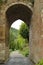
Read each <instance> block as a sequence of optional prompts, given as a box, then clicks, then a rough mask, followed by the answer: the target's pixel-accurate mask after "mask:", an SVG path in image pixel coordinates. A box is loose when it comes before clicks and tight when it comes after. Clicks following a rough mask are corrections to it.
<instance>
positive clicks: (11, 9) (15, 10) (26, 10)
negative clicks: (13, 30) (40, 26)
mask: <svg viewBox="0 0 43 65" xmlns="http://www.w3.org/2000/svg"><path fill="white" fill-rule="evenodd" d="M3 6H4V9H3V8H2V10H3V11H2V13H3V14H2V16H3V15H4V17H2V19H1V21H2V23H1V24H0V27H1V28H2V30H4V31H3V35H2V38H3V37H4V38H3V39H1V40H2V42H1V45H2V43H3V45H2V46H3V48H2V50H1V51H2V52H3V53H2V55H3V57H2V56H1V55H0V56H1V58H0V60H1V61H2V62H3V61H5V60H7V59H8V58H9V44H8V43H9V29H10V26H11V24H12V23H13V22H14V21H15V20H18V19H21V20H23V21H25V23H26V24H27V25H28V26H29V25H30V21H31V17H32V9H31V8H30V6H29V5H28V6H27V5H26V4H25V3H21V2H19V3H13V4H9V5H6V6H5V5H3ZM1 28H0V29H1ZM1 32H2V31H1Z"/></svg>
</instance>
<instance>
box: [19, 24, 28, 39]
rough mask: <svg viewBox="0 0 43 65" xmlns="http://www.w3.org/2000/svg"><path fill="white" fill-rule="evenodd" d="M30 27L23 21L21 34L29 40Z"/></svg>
mask: <svg viewBox="0 0 43 65" xmlns="http://www.w3.org/2000/svg"><path fill="white" fill-rule="evenodd" d="M28 28H29V27H28V26H27V25H26V24H25V23H22V24H21V26H20V30H19V33H20V34H21V36H22V37H23V38H25V39H27V40H29V29H28Z"/></svg>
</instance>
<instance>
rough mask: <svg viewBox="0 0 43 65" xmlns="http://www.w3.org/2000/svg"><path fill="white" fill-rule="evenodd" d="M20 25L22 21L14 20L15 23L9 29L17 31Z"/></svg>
mask: <svg viewBox="0 0 43 65" xmlns="http://www.w3.org/2000/svg"><path fill="white" fill-rule="evenodd" d="M22 23H23V21H22V20H20V19H18V20H16V21H15V22H14V23H13V24H12V25H11V27H12V28H15V29H18V30H19V28H20V25H21V24H22Z"/></svg>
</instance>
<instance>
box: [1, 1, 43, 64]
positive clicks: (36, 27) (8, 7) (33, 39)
mask: <svg viewBox="0 0 43 65" xmlns="http://www.w3.org/2000/svg"><path fill="white" fill-rule="evenodd" d="M32 12H33V16H32ZM31 17H32V19H31ZM18 19H21V20H23V21H25V23H26V24H27V25H30V33H29V47H30V59H32V60H33V61H34V62H35V63H37V62H38V61H39V60H40V59H41V58H43V0H35V3H34V9H33V10H32V7H31V6H30V5H29V0H8V1H7V2H6V3H3V5H2V6H1V10H0V60H1V61H4V60H6V59H8V57H9V47H8V43H9V29H10V26H11V24H12V23H13V22H14V21H15V20H18ZM1 61H0V62H1Z"/></svg>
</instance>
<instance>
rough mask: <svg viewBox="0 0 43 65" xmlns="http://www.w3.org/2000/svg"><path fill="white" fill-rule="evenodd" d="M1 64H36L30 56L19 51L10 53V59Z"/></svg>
mask: <svg viewBox="0 0 43 65" xmlns="http://www.w3.org/2000/svg"><path fill="white" fill-rule="evenodd" d="M0 65H34V64H33V63H32V62H31V61H30V60H29V59H28V58H26V57H24V56H23V55H22V54H20V53H19V52H18V51H15V52H12V53H11V54H10V58H9V61H8V62H6V63H5V64H0Z"/></svg>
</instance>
